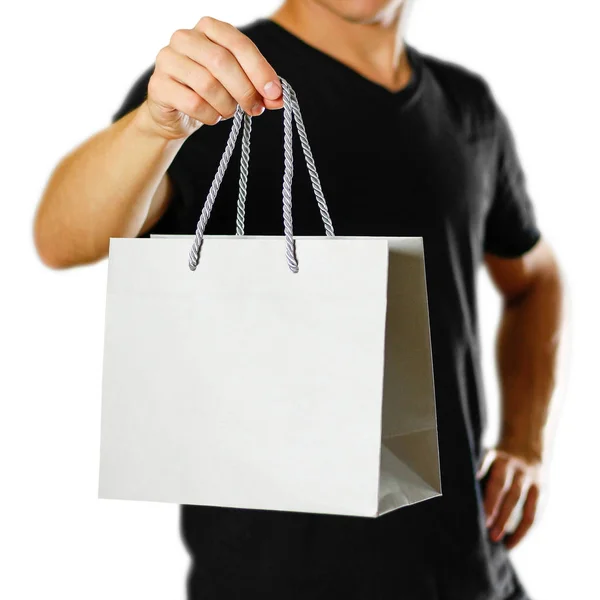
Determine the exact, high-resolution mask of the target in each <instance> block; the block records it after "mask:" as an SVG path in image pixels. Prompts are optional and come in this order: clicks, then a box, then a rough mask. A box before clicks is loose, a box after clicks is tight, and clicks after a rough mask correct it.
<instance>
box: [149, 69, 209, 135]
mask: <svg viewBox="0 0 600 600" xmlns="http://www.w3.org/2000/svg"><path fill="white" fill-rule="evenodd" d="M148 94H151V95H152V97H153V100H154V103H155V104H156V105H157V107H158V110H161V109H162V110H163V111H164V112H165V113H169V112H175V111H179V112H181V113H183V114H184V115H187V116H188V117H191V118H192V119H196V120H197V121H199V122H200V123H205V124H207V125H214V124H215V123H218V122H219V121H220V120H221V115H220V114H219V113H218V112H217V111H216V110H215V109H214V108H213V107H212V106H211V105H210V104H209V103H208V102H206V101H205V100H203V99H202V98H201V97H200V96H198V94H196V93H195V92H194V91H193V90H191V89H190V88H189V87H187V86H185V85H183V84H182V83H180V82H178V81H175V80H174V79H171V78H170V77H168V76H167V75H165V74H154V75H152V77H151V78H150V81H149V83H148Z"/></svg>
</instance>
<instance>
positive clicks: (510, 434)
mask: <svg viewBox="0 0 600 600" xmlns="http://www.w3.org/2000/svg"><path fill="white" fill-rule="evenodd" d="M497 449H498V450H500V451H502V452H506V453H507V454H511V455H513V456H516V457H518V458H521V459H522V460H524V461H525V462H526V463H528V464H540V463H541V462H542V459H543V454H544V449H543V442H542V439H541V436H537V435H536V436H532V435H530V434H526V435H525V434H521V433H518V432H515V431H507V430H506V429H505V430H503V431H502V434H501V435H500V440H499V442H498V445H497Z"/></svg>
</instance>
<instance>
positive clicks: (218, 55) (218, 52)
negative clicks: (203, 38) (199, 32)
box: [206, 46, 229, 70]
mask: <svg viewBox="0 0 600 600" xmlns="http://www.w3.org/2000/svg"><path fill="white" fill-rule="evenodd" d="M206 58H207V61H208V63H209V64H210V66H211V67H212V68H213V69H216V70H222V69H225V68H226V67H227V66H228V64H229V52H227V50H225V48H222V47H221V46H215V48H213V49H212V50H211V51H210V52H209V53H208V55H207V57H206Z"/></svg>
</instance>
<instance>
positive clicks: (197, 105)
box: [184, 94, 205, 117]
mask: <svg viewBox="0 0 600 600" xmlns="http://www.w3.org/2000/svg"><path fill="white" fill-rule="evenodd" d="M204 105H205V102H204V100H202V98H200V96H198V95H195V94H194V95H193V96H190V97H189V98H188V99H187V100H186V102H185V106H184V112H185V113H186V114H187V115H189V116H190V117H193V116H194V115H197V114H198V113H199V112H200V111H201V110H202V108H203V107H204Z"/></svg>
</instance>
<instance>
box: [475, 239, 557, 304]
mask: <svg viewBox="0 0 600 600" xmlns="http://www.w3.org/2000/svg"><path fill="white" fill-rule="evenodd" d="M485 265H486V267H487V270H488V272H489V274H490V277H491V279H492V281H493V282H494V285H495V286H496V288H497V289H498V291H499V292H500V293H501V294H502V296H503V297H504V299H505V300H506V301H508V302H511V301H513V300H516V299H518V298H520V297H521V296H522V295H523V294H526V293H527V292H528V291H529V290H530V289H531V288H532V287H533V286H534V285H535V284H536V283H537V282H538V281H540V280H542V279H543V280H546V279H548V278H558V276H559V268H558V264H557V261H556V257H555V255H554V252H553V251H552V248H551V247H550V245H549V244H548V243H547V242H545V241H544V240H540V241H539V242H537V244H535V246H534V247H533V248H531V250H529V251H528V252H526V253H525V254H523V255H522V256H519V257H516V258H503V257H500V256H495V255H493V254H486V255H485Z"/></svg>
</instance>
